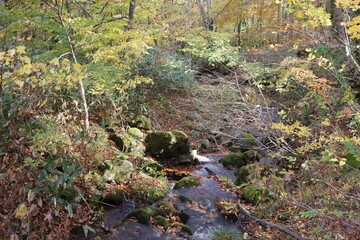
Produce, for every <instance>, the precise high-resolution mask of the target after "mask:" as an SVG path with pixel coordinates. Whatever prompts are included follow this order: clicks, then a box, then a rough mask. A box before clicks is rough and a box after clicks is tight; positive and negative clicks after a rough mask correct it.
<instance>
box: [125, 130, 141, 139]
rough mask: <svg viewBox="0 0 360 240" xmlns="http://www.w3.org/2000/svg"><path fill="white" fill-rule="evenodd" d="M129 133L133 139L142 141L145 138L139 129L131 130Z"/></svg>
mask: <svg viewBox="0 0 360 240" xmlns="http://www.w3.org/2000/svg"><path fill="white" fill-rule="evenodd" d="M127 133H128V134H130V135H131V136H133V137H136V138H138V139H142V138H143V137H144V134H143V132H142V131H141V130H140V129H138V128H129V129H128V130H127Z"/></svg>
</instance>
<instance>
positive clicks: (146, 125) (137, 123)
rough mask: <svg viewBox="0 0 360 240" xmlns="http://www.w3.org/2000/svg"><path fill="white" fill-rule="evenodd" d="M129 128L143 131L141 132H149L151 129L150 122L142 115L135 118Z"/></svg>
mask: <svg viewBox="0 0 360 240" xmlns="http://www.w3.org/2000/svg"><path fill="white" fill-rule="evenodd" d="M129 125H130V126H131V127H135V128H139V129H143V130H150V129H151V120H150V118H148V117H145V116H144V115H138V116H136V117H135V118H134V119H133V120H132V121H131V122H130V124H129Z"/></svg>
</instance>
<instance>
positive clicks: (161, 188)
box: [129, 173, 169, 203]
mask: <svg viewBox="0 0 360 240" xmlns="http://www.w3.org/2000/svg"><path fill="white" fill-rule="evenodd" d="M129 188H130V192H131V193H130V194H131V196H132V197H134V198H135V200H136V201H138V202H145V203H153V202H156V201H159V200H160V199H163V198H164V197H165V196H166V195H167V194H168V192H169V187H168V182H167V180H166V179H165V178H164V177H158V178H153V177H150V176H148V175H146V174H144V173H139V175H138V176H136V177H134V178H132V179H131V181H130V182H129Z"/></svg>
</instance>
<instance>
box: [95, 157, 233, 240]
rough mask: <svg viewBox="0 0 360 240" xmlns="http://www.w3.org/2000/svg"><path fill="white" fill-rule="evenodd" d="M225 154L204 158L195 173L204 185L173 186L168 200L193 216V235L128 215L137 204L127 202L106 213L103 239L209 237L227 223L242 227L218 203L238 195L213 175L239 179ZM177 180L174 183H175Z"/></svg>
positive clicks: (196, 239)
mask: <svg viewBox="0 0 360 240" xmlns="http://www.w3.org/2000/svg"><path fill="white" fill-rule="evenodd" d="M223 157H224V155H211V156H208V161H205V162H200V166H199V167H198V168H197V170H195V171H194V172H193V173H192V174H191V175H193V176H197V177H201V185H199V186H195V187H190V186H189V187H183V188H180V189H172V190H171V191H170V193H169V194H168V196H167V197H166V198H165V199H164V200H165V201H171V202H174V203H175V204H176V205H177V206H178V207H179V209H180V210H182V211H184V212H185V213H187V214H188V215H189V216H190V219H189V220H188V221H187V223H186V224H187V225H188V226H189V227H190V228H191V230H192V232H193V235H192V236H189V235H187V234H183V233H181V232H180V233H179V232H171V231H167V232H165V233H161V232H160V231H159V229H156V228H154V227H152V226H150V225H144V224H141V223H138V222H136V221H133V220H131V219H126V216H127V214H128V213H130V212H131V211H133V210H135V209H136V207H135V205H134V204H133V203H132V202H127V203H126V204H124V205H123V206H121V207H119V208H114V209H111V210H109V211H107V212H106V213H105V216H104V223H105V227H104V229H106V230H107V231H104V232H103V233H98V234H97V235H99V236H100V237H101V239H109V240H112V239H120V240H121V239H124V240H138V239H139V240H158V239H160V240H161V239H169V240H170V239H174V240H175V239H190V240H207V239H210V238H211V234H212V233H213V231H214V229H217V228H219V227H221V226H225V227H227V228H228V229H238V228H239V226H238V223H235V222H232V221H229V220H227V219H225V218H224V217H223V216H221V215H220V212H219V210H218V208H217V206H216V202H217V201H218V200H219V199H236V195H235V194H233V193H230V192H226V191H224V190H222V189H220V188H219V187H218V186H217V185H218V183H217V182H216V181H215V180H213V179H212V178H209V176H210V175H222V176H225V177H227V178H229V179H231V180H235V176H234V173H233V171H231V170H227V169H225V168H223V166H222V165H221V164H220V163H219V160H220V159H221V158H223ZM174 184H175V183H174V182H173V183H172V184H170V185H171V186H173V185H174ZM180 195H182V196H186V197H188V198H190V199H191V200H192V202H191V203H189V202H187V201H185V202H183V201H181V200H180Z"/></svg>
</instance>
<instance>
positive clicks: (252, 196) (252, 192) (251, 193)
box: [243, 185, 262, 205]
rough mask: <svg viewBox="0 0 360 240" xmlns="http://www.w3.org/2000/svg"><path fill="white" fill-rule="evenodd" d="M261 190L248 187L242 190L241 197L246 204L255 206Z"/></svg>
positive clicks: (252, 186)
mask: <svg viewBox="0 0 360 240" xmlns="http://www.w3.org/2000/svg"><path fill="white" fill-rule="evenodd" d="M261 195H262V190H261V189H259V188H258V187H257V186H255V185H248V186H246V187H244V189H243V197H244V199H245V201H246V202H247V203H251V204H253V205H255V204H257V203H258V202H259V200H260V198H261Z"/></svg>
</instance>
